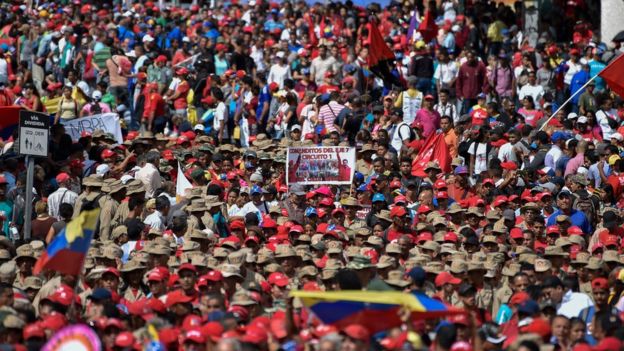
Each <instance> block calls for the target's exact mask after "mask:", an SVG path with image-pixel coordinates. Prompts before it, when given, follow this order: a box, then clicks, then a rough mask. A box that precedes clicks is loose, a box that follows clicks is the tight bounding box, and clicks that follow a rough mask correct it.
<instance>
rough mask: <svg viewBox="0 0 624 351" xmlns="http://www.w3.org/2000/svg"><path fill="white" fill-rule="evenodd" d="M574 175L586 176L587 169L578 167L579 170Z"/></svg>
mask: <svg viewBox="0 0 624 351" xmlns="http://www.w3.org/2000/svg"><path fill="white" fill-rule="evenodd" d="M576 173H578V174H587V173H589V169H587V168H585V167H579V168H578V169H577V170H576Z"/></svg>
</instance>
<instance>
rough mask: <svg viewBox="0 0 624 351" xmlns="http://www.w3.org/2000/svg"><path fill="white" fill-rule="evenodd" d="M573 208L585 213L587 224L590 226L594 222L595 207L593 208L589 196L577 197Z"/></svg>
mask: <svg viewBox="0 0 624 351" xmlns="http://www.w3.org/2000/svg"><path fill="white" fill-rule="evenodd" d="M574 208H576V209H577V210H579V211H581V212H583V213H585V216H586V217H587V219H588V221H589V223H591V224H592V225H593V223H595V222H596V218H597V216H596V207H595V206H594V202H593V201H592V198H591V196H587V195H583V196H579V197H578V198H577V199H576V202H575V203H574Z"/></svg>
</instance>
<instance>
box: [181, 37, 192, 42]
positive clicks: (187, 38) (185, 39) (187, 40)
mask: <svg viewBox="0 0 624 351" xmlns="http://www.w3.org/2000/svg"><path fill="white" fill-rule="evenodd" d="M182 42H183V43H190V42H191V39H189V37H184V38H182Z"/></svg>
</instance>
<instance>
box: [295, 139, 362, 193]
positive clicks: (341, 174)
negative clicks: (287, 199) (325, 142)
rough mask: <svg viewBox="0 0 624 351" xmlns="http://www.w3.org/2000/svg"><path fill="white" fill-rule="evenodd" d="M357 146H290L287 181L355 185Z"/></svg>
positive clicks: (305, 183) (306, 183)
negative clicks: (353, 183) (352, 183)
mask: <svg viewBox="0 0 624 351" xmlns="http://www.w3.org/2000/svg"><path fill="white" fill-rule="evenodd" d="M354 171H355V148H354V147H344V146H308V147H290V148H288V163H287V164H286V174H287V175H288V177H287V180H286V181H287V182H288V184H289V185H291V184H303V185H310V184H351V182H352V181H353V173H354Z"/></svg>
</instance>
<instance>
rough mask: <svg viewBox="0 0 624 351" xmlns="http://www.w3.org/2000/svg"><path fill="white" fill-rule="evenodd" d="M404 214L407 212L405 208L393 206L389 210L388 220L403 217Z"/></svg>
mask: <svg viewBox="0 0 624 351" xmlns="http://www.w3.org/2000/svg"><path fill="white" fill-rule="evenodd" d="M406 214H407V211H405V208H404V207H401V206H394V207H393V208H392V210H390V218H394V217H403V216H405V215H406Z"/></svg>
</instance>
